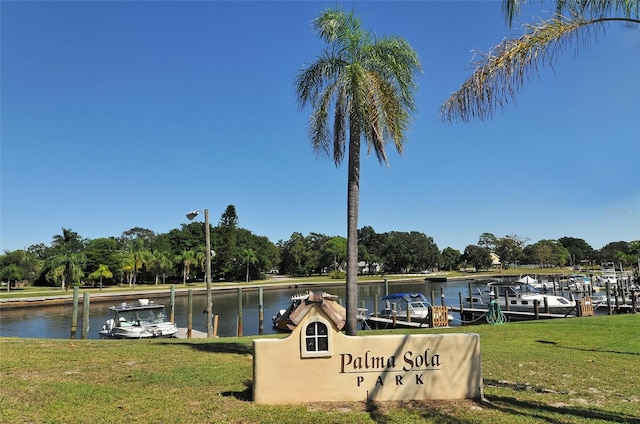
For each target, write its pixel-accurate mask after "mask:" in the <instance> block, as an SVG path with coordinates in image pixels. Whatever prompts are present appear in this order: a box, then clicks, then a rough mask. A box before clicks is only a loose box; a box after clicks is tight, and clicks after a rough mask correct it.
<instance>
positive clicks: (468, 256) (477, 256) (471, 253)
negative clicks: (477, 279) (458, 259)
mask: <svg viewBox="0 0 640 424" xmlns="http://www.w3.org/2000/svg"><path fill="white" fill-rule="evenodd" d="M462 260H463V261H465V262H466V263H469V264H471V265H473V266H474V267H475V269H476V271H479V270H481V269H483V268H484V269H489V267H490V266H491V252H490V251H489V249H487V248H486V247H480V246H476V245H469V246H467V247H466V248H465V249H464V253H463V254H462Z"/></svg>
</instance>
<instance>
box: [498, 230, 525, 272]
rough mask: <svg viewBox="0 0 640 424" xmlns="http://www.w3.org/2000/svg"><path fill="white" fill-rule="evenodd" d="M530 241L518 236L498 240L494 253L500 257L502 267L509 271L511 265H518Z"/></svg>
mask: <svg viewBox="0 0 640 424" xmlns="http://www.w3.org/2000/svg"><path fill="white" fill-rule="evenodd" d="M528 240H529V239H527V238H522V237H520V236H518V235H516V234H512V235H509V236H505V237H501V238H499V239H498V241H497V243H496V246H495V250H494V253H495V254H496V255H498V256H499V257H500V262H502V266H503V267H504V268H505V269H507V268H509V264H516V265H517V263H518V261H519V260H520V259H521V258H522V257H523V248H524V245H525V244H526V243H527V241H528Z"/></svg>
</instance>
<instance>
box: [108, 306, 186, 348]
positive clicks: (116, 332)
mask: <svg viewBox="0 0 640 424" xmlns="http://www.w3.org/2000/svg"><path fill="white" fill-rule="evenodd" d="M177 333H178V327H177V326H176V324H175V323H173V322H171V321H169V320H168V318H167V315H166V313H165V309H164V305H161V304H158V303H153V302H152V301H150V300H149V299H140V300H139V301H138V302H137V303H121V304H119V305H115V306H111V307H109V316H108V317H107V320H106V321H105V323H104V325H103V326H102V330H100V335H101V336H102V337H103V338H114V339H142V338H150V337H175V336H176V334H177Z"/></svg>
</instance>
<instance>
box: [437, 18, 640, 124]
mask: <svg viewBox="0 0 640 424" xmlns="http://www.w3.org/2000/svg"><path fill="white" fill-rule="evenodd" d="M612 21H624V22H633V23H640V21H637V20H634V19H627V18H594V19H585V18H583V17H582V16H581V15H572V16H571V17H570V18H565V17H562V16H560V15H556V16H555V17H553V18H551V19H549V20H545V21H542V22H541V23H540V24H535V25H525V29H526V32H525V34H524V35H523V36H521V37H520V38H517V39H509V40H504V41H503V42H502V43H500V44H498V45H497V46H495V47H494V48H493V49H492V50H490V51H489V53H487V54H486V55H485V56H484V57H483V58H482V59H481V60H479V61H477V62H475V63H474V65H475V70H474V72H473V74H472V75H471V76H470V77H469V78H468V79H467V80H466V81H465V82H464V84H463V85H462V87H461V88H460V89H459V90H458V91H456V92H455V93H453V94H452V95H451V96H450V97H449V98H448V99H447V100H446V101H445V103H444V104H443V105H442V106H441V107H440V116H441V118H442V120H444V121H446V122H448V123H453V122H455V121H457V120H461V121H463V122H468V121H470V120H472V119H479V120H484V119H487V118H490V117H492V116H493V115H494V114H495V112H496V111H497V110H502V109H504V108H505V106H506V105H507V104H508V103H509V102H511V101H515V96H516V94H517V92H518V91H519V90H520V89H521V88H522V86H523V85H524V83H525V82H526V81H527V80H528V79H529V78H531V77H534V76H538V75H539V71H538V70H539V68H540V67H541V66H544V65H549V66H552V65H553V59H554V58H555V57H556V56H557V54H558V53H560V52H561V51H562V50H564V49H565V48H566V47H567V46H569V45H575V46H576V47H584V46H585V45H587V44H588V43H589V42H590V41H593V40H594V39H595V38H596V36H597V35H598V33H600V32H602V31H603V30H604V28H605V25H606V24H607V23H609V22H612Z"/></svg>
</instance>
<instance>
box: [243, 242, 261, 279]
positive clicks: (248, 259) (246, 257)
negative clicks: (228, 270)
mask: <svg viewBox="0 0 640 424" xmlns="http://www.w3.org/2000/svg"><path fill="white" fill-rule="evenodd" d="M240 257H241V259H242V263H243V264H245V265H246V266H247V273H246V276H245V280H244V281H245V282H246V283H248V282H249V266H250V265H253V264H255V263H256V262H258V257H257V256H256V252H254V251H253V249H243V250H242V252H241V253H240Z"/></svg>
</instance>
